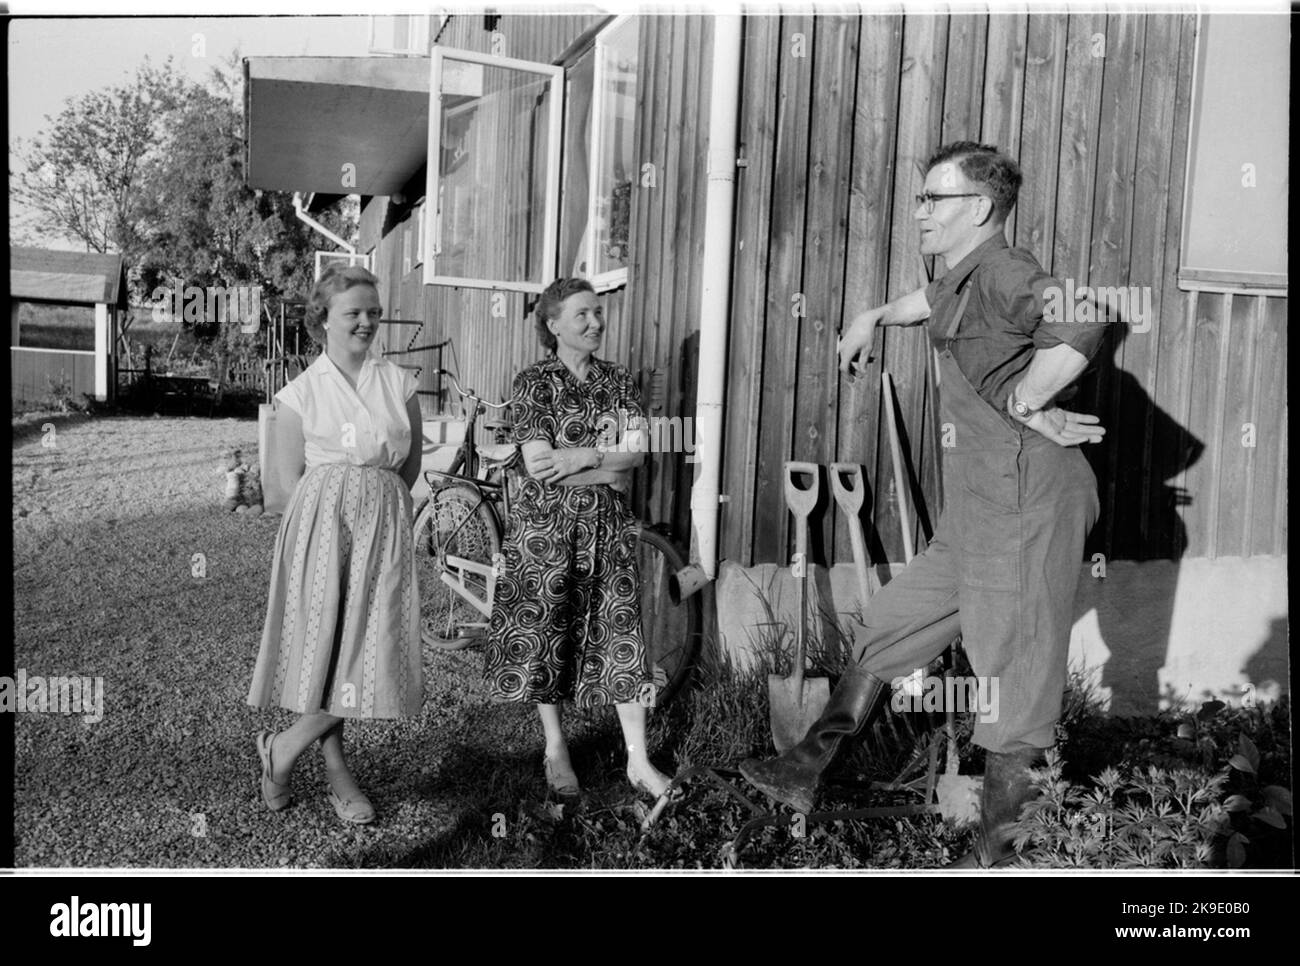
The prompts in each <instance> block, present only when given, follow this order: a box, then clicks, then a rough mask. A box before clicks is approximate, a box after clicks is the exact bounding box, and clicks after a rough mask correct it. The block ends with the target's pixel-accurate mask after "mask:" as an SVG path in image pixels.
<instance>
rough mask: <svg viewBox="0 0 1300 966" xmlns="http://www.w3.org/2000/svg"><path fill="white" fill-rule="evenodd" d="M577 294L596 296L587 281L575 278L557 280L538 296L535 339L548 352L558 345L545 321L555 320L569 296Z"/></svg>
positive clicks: (535, 311)
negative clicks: (588, 293) (585, 293)
mask: <svg viewBox="0 0 1300 966" xmlns="http://www.w3.org/2000/svg"><path fill="white" fill-rule="evenodd" d="M579 292H590V293H591V294H592V295H595V294H596V290H595V289H594V288H592V285H591V283H590V282H589V281H587V280H586V279H585V278H578V277H576V276H575V277H572V278H557V279H556V280H555V281H554V282H552V283H551V284H550V285H548V286H546V289H545V291H543V292H542V294H541V295H540V296H538V299H537V307H536V308H535V309H534V310H533V311H534V313H535V314H536V316H537V337H538V338H539V339H541V340H542V345H543V346H545V348H546V350H547V351H548V352H554V351H555V350H556V348H557V347H558V346H559V344H560V343H559V342H558V341H557V340H556V338H555V333H554V332H552V331H551V330H550V329H549V328H547V327H546V321H547V319H553V318H556V317H557V316H558V315H559V314H560V310H561V309H563V308H564V303H565V301H566V300H567V299H568V298H569V296H571V295H577V294H578V293H579Z"/></svg>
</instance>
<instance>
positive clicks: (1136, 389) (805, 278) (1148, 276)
mask: <svg viewBox="0 0 1300 966" xmlns="http://www.w3.org/2000/svg"><path fill="white" fill-rule="evenodd" d="M604 19H605V18H602V17H585V16H564V17H548V16H539V17H529V16H523V15H513V14H512V15H507V16H503V17H502V18H501V20H500V24H499V27H498V29H499V30H500V32H501V33H502V35H503V36H504V38H505V41H506V49H505V53H506V54H507V55H509V56H512V57H522V58H525V59H530V60H539V61H544V62H552V61H554V60H555V59H556V58H558V57H560V56H561V54H562V53H563V52H565V51H566V50H569V49H570V48H571V47H572V45H573V44H574V43H575V42H576V41H578V40H579V39H580V38H582V37H584V36H587V35H589V33H590V31H591V30H592V29H593V28H595V27H598V26H599V25H600V24H601V23H602V22H604ZM1194 40H1195V18H1194V16H1193V15H1191V14H1180V13H1174V14H1164V13H1156V14H1150V15H1135V14H1126V13H1118V12H1116V13H1106V12H1080V13H1078V14H1073V15H1065V14H1059V13H1038V12H1031V13H1024V12H1020V13H1010V12H1008V13H994V14H977V13H962V14H954V15H951V16H945V15H931V14H923V15H922V14H918V15H914V16H907V17H900V16H895V15H888V14H873V15H870V16H864V17H841V16H829V15H817V16H814V15H811V14H808V13H800V14H792V15H789V16H750V17H746V18H745V21H744V50H743V63H742V81H741V104H740V119H739V134H738V136H739V140H740V151H739V155H740V157H741V158H742V159H743V161H742V166H741V167H739V168H738V169H737V171H738V173H737V206H736V223H735V233H736V237H735V245H734V248H733V287H732V317H731V332H730V340H729V349H728V353H729V354H728V375H727V385H726V410H725V433H726V438H725V456H724V462H723V468H722V472H723V485H722V489H723V492H724V493H725V494H726V496H727V501H726V502H725V503H724V504H723V510H722V552H723V555H724V556H725V557H728V558H730V559H733V560H736V561H738V562H741V563H745V564H748V563H752V562H758V561H783V560H785V559H786V558H787V556H788V553H789V551H790V540H791V534H790V529H791V528H790V526H789V521H788V514H787V513H786V511H785V508H784V499H783V495H782V487H781V471H782V464H783V463H784V462H785V461H787V460H790V459H801V460H811V461H814V462H818V463H822V464H826V463H830V462H832V461H843V462H858V463H861V464H863V465H864V466H865V467H866V471H867V484H868V489H869V498H870V500H871V501H872V505H873V508H874V513H873V521H874V524H875V526H874V533H869V534H868V540H869V542H870V544H871V549H872V552H873V555H874V556H876V557H877V558H878V559H879V558H880V557H887V558H888V559H890V560H901V559H902V539H901V533H900V521H899V516H898V512H897V509H896V500H897V494H896V493H895V492H894V483H893V473H892V467H891V459H890V452H889V446H888V437H887V435H886V430H885V426H884V423H883V421H882V414H881V404H880V403H881V400H880V374H881V370H882V368H887V369H888V370H889V371H890V372H891V374H892V375H893V377H894V381H895V386H896V391H897V395H898V403H899V407H898V411H899V415H900V419H901V420H902V422H903V430H904V449H905V456H906V459H907V461H908V468H909V474H910V476H911V477H912V478H913V479H914V480H915V481H917V482H916V484H914V485H915V486H917V489H916V490H915V492H914V493H913V494H912V496H913V497H914V498H915V500H916V501H918V502H919V503H920V504H921V506H922V508H923V509H924V510H925V513H924V514H922V515H920V517H921V518H918V515H915V514H914V515H913V521H914V524H913V526H914V531H915V533H914V536H915V537H916V538H917V539H918V545H922V542H923V541H922V538H923V535H924V532H925V530H926V523H927V522H928V524H929V525H933V523H934V521H935V519H936V518H937V514H938V512H939V509H940V507H941V500H942V492H941V489H942V488H941V480H940V475H939V469H938V462H939V459H938V454H939V452H940V444H939V440H938V438H937V432H938V425H937V423H938V420H937V418H936V415H935V406H936V400H935V396H934V391H933V386H932V385H931V380H930V379H928V378H927V366H930V365H932V354H931V350H930V347H929V345H928V343H927V341H926V338H925V336H924V334H923V332H922V331H921V330H920V329H915V328H913V329H889V330H885V331H882V332H881V334H880V336H879V340H880V341H879V342H878V346H879V347H880V349H881V351H879V352H878V353H877V354H876V357H875V358H874V359H873V361H872V362H871V363H870V365H869V366H868V367H867V369H866V370H865V372H864V373H863V374H862V375H860V376H859V377H858V378H857V379H856V380H853V381H849V380H842V379H840V378H839V376H838V374H837V373H836V372H835V370H834V363H835V357H834V352H835V341H836V336H837V334H838V332H839V331H840V329H841V328H842V327H844V326H847V325H848V324H849V323H850V322H851V320H852V318H853V317H854V316H855V315H856V314H857V313H858V312H860V311H862V310H863V309H865V308H868V307H871V306H873V305H877V304H880V303H881V302H883V301H885V300H887V299H891V298H894V297H896V296H898V295H900V294H903V293H905V292H907V291H910V290H912V289H914V288H916V287H917V286H918V285H920V284H923V283H924V282H925V281H926V278H927V272H928V271H932V270H935V269H936V267H935V266H928V265H927V264H926V263H925V261H924V260H923V259H922V258H921V257H920V255H919V254H918V253H917V239H916V229H915V221H914V218H913V214H914V202H913V195H914V194H915V193H916V192H917V191H918V190H919V189H920V186H921V181H922V176H921V173H920V166H921V165H923V163H924V161H925V159H926V158H927V157H928V155H929V154H930V153H931V152H932V151H933V150H934V149H935V148H936V147H938V146H939V145H940V144H941V143H943V142H945V141H952V140H959V139H962V140H964V139H970V140H982V141H986V142H989V143H993V144H997V145H999V146H1000V147H1002V148H1003V149H1005V150H1007V151H1008V152H1009V153H1011V154H1012V156H1014V157H1016V158H1017V159H1018V160H1019V162H1020V164H1021V166H1022V168H1023V170H1024V175H1025V184H1024V188H1023V189H1022V192H1021V196H1020V202H1019V205H1018V207H1017V209H1016V211H1015V212H1014V213H1013V218H1012V220H1011V222H1010V224H1009V228H1008V233H1009V237H1010V238H1011V239H1013V241H1014V243H1015V244H1017V245H1020V246H1022V247H1025V248H1027V249H1028V250H1029V251H1031V252H1033V253H1034V254H1035V256H1036V257H1037V258H1038V259H1039V260H1040V261H1041V262H1042V264H1043V265H1044V267H1046V268H1047V269H1048V270H1049V271H1051V272H1052V273H1053V274H1055V275H1056V276H1057V277H1058V278H1059V279H1061V280H1062V281H1065V280H1066V279H1072V280H1073V281H1074V284H1075V285H1078V286H1083V285H1093V286H1117V287H1128V286H1137V287H1148V288H1149V289H1150V294H1151V306H1152V309H1153V318H1152V319H1151V320H1150V328H1149V329H1147V330H1146V331H1140V330H1139V328H1138V327H1137V326H1135V324H1134V323H1135V321H1136V320H1134V319H1132V318H1130V319H1118V318H1116V319H1112V321H1115V323H1116V324H1115V325H1114V326H1112V327H1111V329H1110V334H1109V338H1108V340H1107V343H1106V344H1105V346H1104V347H1103V349H1102V350H1101V353H1100V354H1099V361H1100V364H1099V365H1097V366H1096V367H1095V368H1094V370H1093V371H1090V372H1089V374H1088V375H1087V376H1086V377H1085V378H1084V380H1083V382H1082V384H1081V391H1080V393H1079V396H1078V397H1077V401H1076V403H1075V405H1076V406H1077V407H1078V408H1081V409H1084V410H1087V411H1091V412H1095V413H1097V414H1099V415H1100V416H1101V418H1102V422H1103V424H1104V425H1105V426H1106V427H1107V429H1108V434H1107V439H1106V442H1105V443H1104V444H1102V445H1100V446H1094V447H1087V448H1085V452H1086V453H1087V455H1088V458H1089V460H1090V461H1091V462H1092V464H1093V467H1094V469H1095V471H1096V473H1097V476H1098V479H1099V481H1100V484H1101V498H1102V508H1103V509H1102V520H1101V522H1100V523H1099V525H1098V526H1097V528H1096V529H1095V530H1094V533H1093V535H1092V538H1091V539H1090V541H1089V547H1088V553H1090V554H1091V553H1093V552H1103V553H1106V554H1107V555H1108V556H1109V557H1111V558H1126V559H1146V558H1154V557H1176V556H1182V555H1193V556H1213V555H1228V554H1243V555H1249V554H1276V553H1284V552H1285V543H1286V502H1285V489H1286V487H1285V483H1286V444H1285V436H1286V420H1287V413H1286V399H1285V382H1286V380H1285V376H1286V321H1287V319H1286V315H1287V305H1286V300H1285V299H1283V298H1276V297H1265V296H1254V295H1241V294H1237V295H1219V294H1205V293H1202V294H1196V293H1188V292H1182V291H1180V290H1179V289H1178V287H1177V284H1176V272H1177V268H1178V247H1179V237H1180V232H1181V225H1182V201H1183V185H1184V166H1185V159H1186V151H1187V142H1188V127H1189V120H1190V112H1191V73H1192V57H1193V50H1194ZM639 42H640V51H639V61H640V66H639V76H638V93H637V105H638V106H637V110H638V116H637V118H636V128H637V134H636V158H637V162H638V164H640V165H645V164H652V165H654V172H655V183H654V187H644V186H641V185H640V184H638V185H637V186H636V187H635V188H634V191H633V200H632V213H631V225H630V235H629V237H630V239H631V244H632V253H631V272H630V276H631V282H630V284H629V285H628V287H627V288H625V289H622V290H619V291H616V292H613V293H610V294H609V295H607V296H605V298H604V303H605V311H606V316H607V319H608V320H609V323H610V329H609V335H608V340H609V341H608V342H607V345H606V351H607V353H608V355H609V357H610V358H613V359H615V360H617V361H620V362H624V363H626V364H627V365H628V366H629V367H630V368H631V369H632V370H633V372H634V373H635V374H636V375H637V376H638V378H639V379H640V380H641V384H642V390H643V398H644V399H645V401H646V402H647V404H655V405H656V406H657V407H658V408H656V409H654V410H652V412H651V415H654V416H661V417H674V416H675V417H684V416H690V415H692V414H693V410H694V386H695V377H696V352H697V346H698V333H699V325H700V320H699V318H698V309H697V305H698V299H699V290H700V284H701V279H702V269H701V264H700V262H701V252H702V245H703V216H704V190H705V186H706V171H705V165H706V158H707V147H708V144H707V131H706V130H705V129H704V128H705V122H706V119H707V117H708V109H709V105H708V96H709V83H710V76H709V58H710V53H711V46H712V21H711V19H710V18H708V17H696V16H647V17H643V18H641V21H640V41H639ZM440 43H442V44H444V45H446V46H452V47H461V48H467V49H471V50H482V51H486V50H488V49H489V47H490V44H491V35H490V34H489V33H488V32H487V31H485V30H483V25H482V18H481V17H477V16H466V17H456V18H454V19H453V20H452V21H451V23H450V24H449V25H448V28H447V30H446V32H445V33H444V35H443V37H442V38H441V40H440ZM419 177H420V178H421V179H422V177H423V175H422V174H421V175H420V176H419ZM421 183H422V181H421ZM407 217H413V216H412V215H410V214H409V213H408V212H406V211H403V210H399V209H396V208H393V207H392V206H390V205H387V204H386V199H376V200H375V201H374V202H373V203H372V204H371V205H370V206H369V207H368V208H367V210H366V212H365V213H364V217H363V221H364V222H365V224H364V226H363V232H362V234H363V237H364V238H366V239H368V241H367V242H366V243H365V244H366V245H367V246H368V245H370V244H375V245H377V247H376V250H375V251H376V272H377V273H378V274H379V275H380V277H381V278H382V279H383V280H384V285H385V293H386V298H387V300H388V304H387V306H386V309H387V310H388V311H389V312H390V313H394V312H398V311H400V312H401V315H402V317H403V318H410V317H412V316H413V315H414V316H415V317H419V318H421V319H422V320H423V321H424V323H425V325H424V328H423V331H422V332H420V333H419V334H418V335H415V336H413V334H412V333H413V329H412V327H408V326H400V327H393V331H391V332H389V333H386V337H387V338H389V339H391V340H393V343H394V347H396V343H397V342H401V343H402V346H401V347H403V348H404V347H405V346H406V345H410V344H425V343H428V342H434V341H441V340H443V339H450V340H451V346H450V348H449V349H448V350H447V351H446V353H444V355H443V357H442V359H443V362H444V364H445V365H447V367H448V368H451V369H453V370H454V371H457V372H458V373H459V374H460V375H461V376H462V377H463V378H464V379H465V381H466V382H467V383H468V384H469V385H472V386H473V387H474V388H476V389H478V390H480V391H482V392H484V393H485V394H486V395H488V396H489V397H504V396H506V395H508V393H509V388H510V380H511V378H512V376H513V374H514V372H516V371H517V370H518V369H519V368H521V367H523V366H525V365H527V364H529V363H531V362H532V361H534V360H535V359H536V358H538V357H539V355H540V350H539V347H538V344H537V341H536V337H535V335H534V332H533V329H532V325H531V321H530V320H526V319H525V317H524V310H525V302H524V299H523V297H522V296H519V295H514V294H510V295H506V296H505V299H506V307H507V315H506V318H505V319H501V318H497V317H494V316H493V315H492V312H491V299H492V297H493V296H492V294H491V293H487V292H482V291H473V290H457V289H448V288H439V287H433V286H429V287H425V286H423V285H422V284H421V278H420V272H419V270H418V269H417V270H413V271H412V272H411V273H410V274H407V275H405V276H403V274H402V272H401V268H402V265H401V231H398V230H394V229H395V228H400V227H403V225H402V222H403V220H404V219H405V218H407ZM385 221H387V222H389V223H390V224H387V225H385V224H384V222H385ZM937 270H938V271H942V266H938V267H937ZM404 361H412V362H415V363H417V364H423V365H426V366H431V365H434V364H435V362H434V361H433V356H432V355H431V354H429V355H427V356H426V358H409V359H406V360H404ZM422 383H423V384H424V385H425V386H426V387H427V388H432V387H433V380H432V379H431V378H430V377H429V375H428V374H427V373H425V374H424V375H423V376H422ZM1243 426H1253V427H1254V434H1255V435H1254V443H1255V445H1254V446H1253V447H1252V446H1247V445H1243V438H1244V437H1245V436H1246V431H1245V430H1243ZM693 471H694V467H693V466H692V465H691V464H689V463H687V462H686V460H685V457H684V454H680V453H678V454H662V453H661V454H655V455H654V457H653V458H652V459H651V460H650V461H649V463H648V465H647V467H646V468H645V470H644V471H643V472H642V474H641V478H640V480H639V481H638V488H637V492H638V494H639V495H640V498H641V499H643V500H644V501H645V509H646V510H647V512H648V513H649V515H650V516H651V517H653V518H655V519H658V520H662V521H665V522H668V523H670V524H671V525H672V527H673V529H674V531H675V533H676V535H677V537H678V539H680V540H683V541H686V540H688V539H689V532H688V518H689V487H690V481H691V476H692V473H693ZM823 482H824V483H828V482H829V481H828V480H823ZM823 505H824V506H825V507H826V511H825V512H824V514H823V515H822V516H821V517H819V518H818V519H816V520H814V527H813V533H814V552H815V558H816V559H819V560H822V561H847V560H849V559H851V551H850V549H849V543H848V538H847V529H846V527H845V522H844V520H842V519H841V518H840V517H839V515H838V514H837V512H836V511H835V509H834V507H833V504H832V502H831V501H830V500H829V498H826V499H825V500H824V501H823Z"/></svg>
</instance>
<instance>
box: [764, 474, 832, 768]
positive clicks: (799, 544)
mask: <svg viewBox="0 0 1300 966" xmlns="http://www.w3.org/2000/svg"><path fill="white" fill-rule="evenodd" d="M818 472H819V468H818V466H817V465H816V464H815V463H786V464H785V502H786V504H787V505H788V506H789V507H790V512H791V513H793V514H794V533H795V538H794V544H795V553H794V559H793V560H792V561H791V562H790V573H791V575H792V576H793V577H794V578H795V580H796V583H795V589H796V591H797V596H798V601H799V608H798V616H797V617H796V619H795V626H794V666H793V667H792V668H791V669H790V676H789V677H788V678H783V677H780V676H779V675H776V674H770V675H768V678H767V694H768V702H769V705H770V708H771V715H772V744H774V745H775V746H776V750H777V751H778V752H785V751H787V750H789V749H790V748H793V747H794V746H795V745H797V744H798V743H799V742H800V741H802V740H803V737H804V735H806V734H807V733H808V728H809V726H811V725H812V723H813V722H814V721H816V720H817V719H818V718H819V717H821V713H822V711H823V710H824V709H825V708H826V703H827V702H828V701H829V700H830V696H831V692H830V686H829V684H828V682H827V680H826V678H808V679H806V680H805V679H804V676H803V671H804V631H805V629H806V624H807V615H806V613H805V611H806V604H807V584H808V515H809V514H810V513H812V511H813V508H814V507H815V506H816V505H817V497H818V495H819V493H820V484H819V480H818ZM800 476H803V477H806V478H807V479H809V480H810V481H811V482H810V483H809V485H808V487H807V489H802V488H800V487H799V486H798V485H797V483H796V478H797V477H800Z"/></svg>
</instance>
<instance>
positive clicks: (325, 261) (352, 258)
mask: <svg viewBox="0 0 1300 966" xmlns="http://www.w3.org/2000/svg"><path fill="white" fill-rule="evenodd" d="M333 262H342V263H343V264H344V265H360V266H361V267H362V268H364V269H366V271H370V256H369V255H362V254H360V253H357V254H355V255H354V254H351V253H349V252H324V251H318V252H317V253H316V281H318V282H319V281H320V275H321V272H323V271H325V267H326V266H327V265H330V264H331V263H333Z"/></svg>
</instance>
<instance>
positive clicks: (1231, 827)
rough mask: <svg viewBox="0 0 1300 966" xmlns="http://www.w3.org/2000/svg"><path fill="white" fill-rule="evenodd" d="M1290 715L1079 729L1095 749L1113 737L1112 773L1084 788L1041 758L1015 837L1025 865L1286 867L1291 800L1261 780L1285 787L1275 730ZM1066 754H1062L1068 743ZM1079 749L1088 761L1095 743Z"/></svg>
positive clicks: (1209, 712) (1266, 710)
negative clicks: (1261, 743) (1263, 745)
mask: <svg viewBox="0 0 1300 966" xmlns="http://www.w3.org/2000/svg"><path fill="white" fill-rule="evenodd" d="M1288 710H1289V703H1288V702H1286V701H1282V702H1278V703H1277V704H1276V705H1273V706H1269V707H1257V708H1231V709H1230V708H1227V707H1226V706H1225V705H1224V704H1223V703H1222V702H1218V701H1214V702H1207V703H1206V704H1205V705H1203V706H1202V707H1201V709H1200V711H1199V712H1198V713H1197V714H1196V715H1194V716H1187V717H1186V718H1185V720H1181V721H1180V720H1179V718H1180V717H1182V715H1181V714H1180V713H1178V712H1166V713H1162V714H1161V715H1157V716H1154V717H1152V718H1141V719H1107V720H1102V721H1087V720H1086V719H1083V718H1080V719H1076V721H1075V724H1076V727H1078V726H1081V725H1084V724H1085V723H1086V724H1087V729H1088V730H1089V735H1090V738H1092V739H1099V738H1100V735H1101V733H1102V731H1103V730H1105V729H1109V731H1110V732H1111V733H1112V743H1111V753H1110V760H1111V762H1112V764H1109V765H1107V766H1106V767H1104V768H1102V769H1101V771H1100V773H1099V774H1097V775H1096V776H1095V777H1094V778H1092V779H1090V780H1088V786H1090V787H1085V785H1084V784H1082V783H1080V782H1076V781H1073V780H1071V779H1070V778H1069V777H1068V775H1067V767H1066V760H1067V759H1066V757H1065V756H1064V755H1062V754H1058V753H1055V752H1053V753H1051V754H1049V757H1048V764H1047V766H1046V767H1045V768H1043V769H1039V770H1038V771H1037V772H1036V773H1035V782H1034V783H1035V786H1036V787H1037V789H1038V790H1039V792H1040V793H1041V797H1040V798H1038V799H1037V800H1035V801H1033V802H1031V803H1030V804H1029V805H1028V806H1026V808H1025V810H1024V812H1023V813H1022V815H1021V821H1020V823H1019V826H1018V829H1017V835H1016V845H1017V848H1019V849H1021V850H1022V854H1021V860H1022V861H1023V862H1024V863H1026V864H1028V865H1032V866H1043V867H1047V868H1103V869H1105V868H1164V869H1169V868H1173V869H1177V868H1206V867H1212V868H1223V867H1228V868H1241V867H1253V868H1282V867H1286V866H1287V865H1289V864H1290V863H1291V861H1292V860H1293V858H1294V857H1293V856H1292V855H1291V841H1292V829H1291V824H1290V822H1289V821H1288V820H1289V819H1291V818H1292V808H1291V793H1290V792H1289V791H1288V790H1287V789H1286V788H1285V787H1283V786H1282V785H1280V784H1269V783H1267V780H1266V779H1265V778H1264V777H1262V776H1264V775H1275V776H1277V779H1276V780H1280V781H1285V780H1286V779H1285V777H1284V776H1285V775H1286V770H1288V769H1289V767H1290V746H1289V743H1288V742H1287V741H1286V740H1285V737H1282V738H1281V739H1279V727H1278V726H1279V723H1280V722H1285V721H1286V720H1288V717H1289V716H1288V714H1287V711H1288ZM1081 730H1082V729H1081ZM1251 734H1254V735H1255V736H1256V737H1258V738H1262V739H1265V740H1267V742H1268V745H1269V748H1268V750H1267V751H1264V752H1262V751H1261V749H1260V748H1259V747H1258V746H1257V745H1256V743H1255V740H1253V739H1252V738H1251V737H1250V735H1251ZM1282 735H1283V736H1285V732H1282ZM1116 737H1118V738H1119V740H1115V738H1116ZM1075 739H1076V742H1077V734H1076V736H1075ZM1065 748H1066V751H1065V755H1068V754H1070V741H1069V740H1067V741H1066V742H1065ZM1076 748H1077V750H1078V751H1079V752H1080V753H1081V754H1080V757H1081V758H1082V759H1084V760H1091V757H1090V755H1091V754H1092V753H1093V751H1094V750H1095V749H1094V747H1093V742H1092V741H1088V742H1082V743H1077V744H1076ZM1125 775H1127V777H1124V776H1125Z"/></svg>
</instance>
